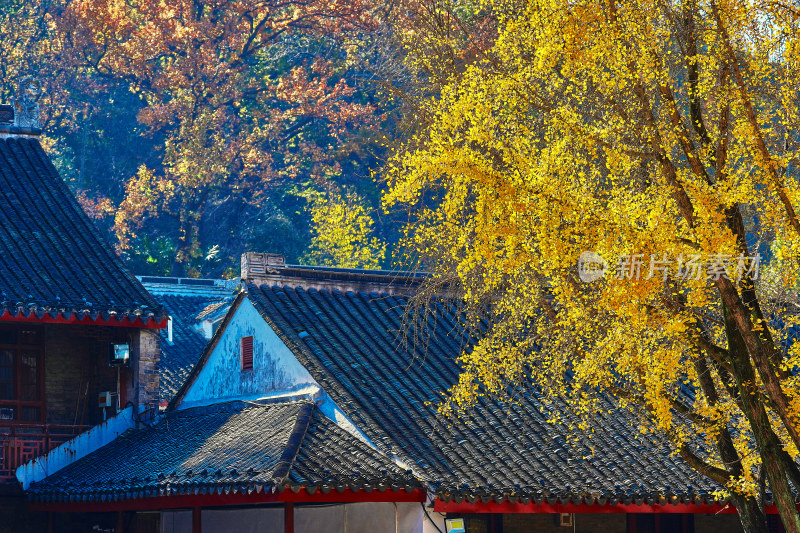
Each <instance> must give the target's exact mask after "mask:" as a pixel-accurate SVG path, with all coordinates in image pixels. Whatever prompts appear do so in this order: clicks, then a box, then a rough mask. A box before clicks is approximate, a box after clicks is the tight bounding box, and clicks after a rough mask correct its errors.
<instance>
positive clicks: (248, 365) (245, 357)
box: [240, 336, 253, 370]
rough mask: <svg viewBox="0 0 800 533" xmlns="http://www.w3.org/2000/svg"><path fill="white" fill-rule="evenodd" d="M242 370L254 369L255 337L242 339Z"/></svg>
mask: <svg viewBox="0 0 800 533" xmlns="http://www.w3.org/2000/svg"><path fill="white" fill-rule="evenodd" d="M240 352H241V358H242V370H252V369H253V337H252V336H250V337H242V342H241V349H240Z"/></svg>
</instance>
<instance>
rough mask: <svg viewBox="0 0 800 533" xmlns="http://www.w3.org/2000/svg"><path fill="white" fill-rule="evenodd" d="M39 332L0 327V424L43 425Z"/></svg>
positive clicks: (42, 388)
mask: <svg viewBox="0 0 800 533" xmlns="http://www.w3.org/2000/svg"><path fill="white" fill-rule="evenodd" d="M43 362H44V356H43V350H42V332H41V330H40V329H37V328H31V327H13V326H11V327H9V326H2V327H0V423H2V422H44V413H45V410H44V365H43Z"/></svg>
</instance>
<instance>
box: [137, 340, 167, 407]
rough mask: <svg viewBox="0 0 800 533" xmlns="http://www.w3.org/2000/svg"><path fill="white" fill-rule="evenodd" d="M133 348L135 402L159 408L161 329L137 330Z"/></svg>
mask: <svg viewBox="0 0 800 533" xmlns="http://www.w3.org/2000/svg"><path fill="white" fill-rule="evenodd" d="M131 347H132V348H133V350H132V351H133V353H132V357H133V361H132V364H133V367H132V368H134V369H135V370H134V372H135V375H134V381H133V387H134V390H133V391H132V393H133V397H132V398H131V399H132V400H133V399H134V398H135V400H134V402H135V403H136V404H137V405H144V406H145V407H146V408H148V409H154V410H156V411H157V410H158V401H159V391H158V362H159V360H160V359H161V336H160V335H159V330H156V329H141V330H138V331H137V334H136V336H135V340H134V342H133V343H132V345H131Z"/></svg>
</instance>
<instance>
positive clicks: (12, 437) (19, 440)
mask: <svg viewBox="0 0 800 533" xmlns="http://www.w3.org/2000/svg"><path fill="white" fill-rule="evenodd" d="M87 429H89V426H57V425H51V424H26V423H13V424H8V423H6V424H3V423H2V422H0V483H16V482H17V478H16V476H15V474H14V473H15V471H16V469H17V467H18V466H20V465H23V464H25V463H27V462H28V461H31V460H33V459H35V458H36V457H39V456H40V455H44V454H46V453H47V452H49V451H50V450H52V449H53V448H55V447H56V446H58V445H60V444H63V443H65V442H67V441H68V440H70V439H72V438H74V437H76V436H78V435H80V434H81V433H83V432H84V431H86V430H87Z"/></svg>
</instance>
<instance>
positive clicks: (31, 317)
mask: <svg viewBox="0 0 800 533" xmlns="http://www.w3.org/2000/svg"><path fill="white" fill-rule="evenodd" d="M0 321H3V322H27V323H31V322H34V323H37V324H76V325H85V326H116V327H123V328H147V329H164V328H166V327H167V318H166V317H165V318H163V319H161V320H160V321H158V320H156V319H155V318H153V317H148V318H147V319H145V320H142V317H138V316H137V317H136V318H135V319H134V320H130V319H129V318H128V317H126V316H119V318H117V316H111V317H109V318H108V319H105V318H103V317H102V316H101V315H98V316H97V318H95V319H92V317H91V316H90V315H89V314H88V313H86V314H84V315H83V317H81V318H78V315H77V313H67V315H66V316H65V315H64V314H63V313H61V312H59V313H58V314H57V315H56V316H55V317H53V316H51V315H50V313H45V314H44V315H42V317H41V318H40V317H38V316H36V313H33V312H31V313H29V314H28V315H25V314H23V313H18V314H15V315H14V314H11V312H10V311H9V310H8V309H6V310H5V312H4V313H3V314H0Z"/></svg>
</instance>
